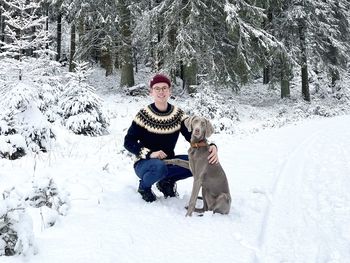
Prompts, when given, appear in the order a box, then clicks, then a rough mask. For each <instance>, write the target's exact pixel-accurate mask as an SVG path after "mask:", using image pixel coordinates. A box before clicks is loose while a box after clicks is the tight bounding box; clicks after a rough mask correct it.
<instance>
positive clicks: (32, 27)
mask: <svg viewBox="0 0 350 263" xmlns="http://www.w3.org/2000/svg"><path fill="white" fill-rule="evenodd" d="M2 2H3V5H2V7H1V8H2V16H3V17H4V18H5V20H4V23H5V25H6V26H5V30H4V31H5V32H4V33H5V37H4V40H5V41H1V42H0V44H1V45H2V46H1V49H2V50H3V52H2V53H0V55H1V56H6V57H11V58H15V59H17V60H18V61H19V63H16V64H15V65H16V66H17V70H18V78H19V80H22V76H23V63H22V62H23V60H24V58H25V57H26V56H40V55H43V54H46V53H48V50H47V49H46V46H47V44H48V42H49V41H48V33H47V31H46V30H45V28H44V26H45V21H46V17H44V16H41V15H40V12H39V10H40V8H41V7H40V2H41V1H26V0H2Z"/></svg>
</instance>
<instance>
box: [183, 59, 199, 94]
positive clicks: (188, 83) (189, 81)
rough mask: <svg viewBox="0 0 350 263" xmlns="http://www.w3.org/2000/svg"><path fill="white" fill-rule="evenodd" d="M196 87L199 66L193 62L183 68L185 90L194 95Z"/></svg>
mask: <svg viewBox="0 0 350 263" xmlns="http://www.w3.org/2000/svg"><path fill="white" fill-rule="evenodd" d="M194 85H197V64H196V62H195V61H194V60H192V61H191V64H188V65H184V66H183V88H184V89H186V90H187V91H188V93H189V94H192V93H195V92H196V88H195V87H194Z"/></svg>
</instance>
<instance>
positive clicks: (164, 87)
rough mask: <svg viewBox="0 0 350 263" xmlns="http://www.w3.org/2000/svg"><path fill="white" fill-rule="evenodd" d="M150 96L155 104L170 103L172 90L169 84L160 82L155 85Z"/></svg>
mask: <svg viewBox="0 0 350 263" xmlns="http://www.w3.org/2000/svg"><path fill="white" fill-rule="evenodd" d="M150 95H151V96H152V98H153V100H154V102H158V103H165V102H167V101H168V99H169V97H170V95H171V90H170V87H169V85H168V84H167V83H165V82H159V83H156V84H154V85H153V87H152V88H151V91H150Z"/></svg>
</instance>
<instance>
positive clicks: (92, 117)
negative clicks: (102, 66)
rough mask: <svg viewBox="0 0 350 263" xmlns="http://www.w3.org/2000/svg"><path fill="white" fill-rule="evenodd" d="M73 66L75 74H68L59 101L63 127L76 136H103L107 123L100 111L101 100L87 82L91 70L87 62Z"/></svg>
mask: <svg viewBox="0 0 350 263" xmlns="http://www.w3.org/2000/svg"><path fill="white" fill-rule="evenodd" d="M75 64H76V67H75V72H74V73H69V74H68V78H69V81H68V83H67V85H66V87H65V90H64V92H63V94H62V99H61V101H60V106H61V108H62V111H63V118H64V125H65V126H66V127H67V128H68V129H70V130H72V131H73V132H74V133H76V134H83V135H91V136H96V135H102V134H105V133H107V127H108V125H109V123H108V119H107V117H106V116H105V114H104V113H103V110H102V101H101V98H100V97H99V96H97V95H96V94H95V88H94V87H92V86H91V85H90V84H89V83H88V82H87V77H88V76H89V75H90V73H91V69H89V67H88V63H87V62H77V63H75Z"/></svg>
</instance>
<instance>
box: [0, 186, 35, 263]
mask: <svg viewBox="0 0 350 263" xmlns="http://www.w3.org/2000/svg"><path fill="white" fill-rule="evenodd" d="M35 253H36V245H35V242H34V234H33V223H32V219H31V217H30V216H29V215H28V214H27V212H26V209H25V205H24V204H23V202H22V201H21V200H20V199H19V198H17V197H16V196H13V195H11V194H10V192H4V193H3V195H2V199H1V200H0V256H3V255H5V256H12V255H16V254H17V255H18V254H22V255H30V254H35Z"/></svg>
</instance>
